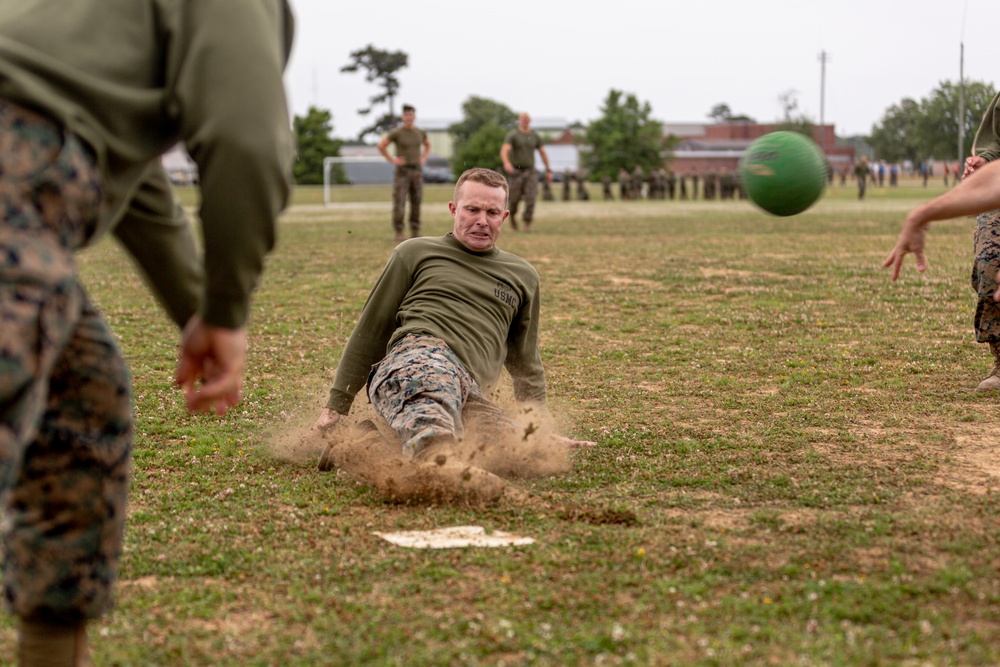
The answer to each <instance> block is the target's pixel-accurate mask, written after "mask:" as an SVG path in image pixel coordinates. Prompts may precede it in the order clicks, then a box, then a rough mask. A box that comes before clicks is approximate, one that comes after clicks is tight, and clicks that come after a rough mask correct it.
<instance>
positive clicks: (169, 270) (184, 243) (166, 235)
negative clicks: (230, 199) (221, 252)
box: [112, 163, 205, 329]
mask: <svg viewBox="0 0 1000 667" xmlns="http://www.w3.org/2000/svg"><path fill="white" fill-rule="evenodd" d="M112 234H113V235H114V236H115V238H116V239H117V240H118V242H119V243H121V244H122V246H123V247H124V248H125V250H126V251H128V253H129V254H130V255H131V256H132V258H133V259H134V260H135V264H136V265H137V266H138V268H139V270H140V271H141V272H142V274H143V276H144V277H145V278H146V282H147V283H148V284H149V286H150V288H151V289H152V290H153V294H155V295H156V298H157V300H159V302H160V304H161V305H162V306H163V307H164V308H165V309H166V311H167V313H168V314H169V315H170V318H171V319H172V320H173V321H174V323H175V324H176V325H177V327H178V328H179V329H183V328H184V327H185V326H186V325H187V323H188V321H189V320H190V319H191V316H192V315H194V314H195V313H197V312H198V309H199V306H200V304H201V294H202V291H203V290H204V283H205V276H204V271H203V269H202V266H201V262H200V258H199V255H198V250H197V247H196V245H195V241H194V234H193V232H192V229H191V225H190V223H189V222H188V219H187V217H186V216H185V215H184V210H183V209H182V208H181V206H180V204H178V203H177V201H176V199H175V198H174V196H173V191H172V189H171V187H170V184H169V182H168V179H167V174H166V172H165V171H164V170H163V167H162V165H160V164H159V163H154V164H152V165H150V167H149V168H148V169H147V170H146V174H145V175H144V178H143V180H142V183H141V184H140V185H139V189H138V190H137V191H136V194H135V195H134V196H133V197H132V199H131V200H130V201H129V204H128V207H127V208H126V210H125V213H124V215H123V216H122V219H121V221H120V222H119V223H118V225H117V226H116V227H115V228H114V230H112Z"/></svg>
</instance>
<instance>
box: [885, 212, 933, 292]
mask: <svg viewBox="0 0 1000 667" xmlns="http://www.w3.org/2000/svg"><path fill="white" fill-rule="evenodd" d="M926 236H927V227H926V226H924V225H917V224H913V223H910V222H909V220H908V221H907V222H905V223H903V231H902V232H900V234H899V239H897V240H896V247H895V248H893V249H892V252H890V253H889V256H888V257H886V258H885V261H884V262H882V268H883V269H887V268H889V267H892V279H893V280H895V279H896V278H898V277H899V272H900V270H901V269H902V268H903V258H904V257H906V256H907V255H908V254H910V253H913V254H914V255H915V256H916V259H917V271H920V272H921V273H923V272H924V271H926V270H927V256H926V255H924V241H925V237H926Z"/></svg>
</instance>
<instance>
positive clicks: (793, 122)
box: [777, 90, 815, 140]
mask: <svg viewBox="0 0 1000 667" xmlns="http://www.w3.org/2000/svg"><path fill="white" fill-rule="evenodd" d="M798 94H799V92H798V91H797V90H786V91H785V92H783V93H781V94H780V95H778V102H779V103H780V104H781V120H779V121H778V123H777V127H778V129H779V130H784V131H785V132H798V133H799V134H802V135H805V136H807V137H809V138H810V139H813V140H815V137H814V132H813V123H812V121H811V120H809V117H808V116H806V115H805V114H802V113H797V112H798V109H799V98H798Z"/></svg>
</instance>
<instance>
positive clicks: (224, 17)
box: [0, 0, 294, 666]
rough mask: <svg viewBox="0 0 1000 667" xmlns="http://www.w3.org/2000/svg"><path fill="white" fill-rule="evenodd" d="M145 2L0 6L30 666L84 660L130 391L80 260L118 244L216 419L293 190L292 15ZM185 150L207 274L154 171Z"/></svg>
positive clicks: (262, 1) (4, 253)
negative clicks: (288, 95) (79, 253)
mask: <svg viewBox="0 0 1000 667" xmlns="http://www.w3.org/2000/svg"><path fill="white" fill-rule="evenodd" d="M146 4H147V5H148V7H146V6H145V5H144V8H145V9H147V10H148V11H145V12H136V11H135V9H136V7H135V3H134V2H131V0H78V2H74V3H63V4H60V5H59V7H58V10H57V11H53V6H52V4H51V3H50V2H47V0H19V1H18V2H16V3H0V491H2V500H3V505H4V522H3V531H2V539H3V548H4V554H3V589H4V598H5V601H6V603H7V604H8V606H9V607H10V608H11V610H12V611H13V612H14V613H15V614H16V615H17V616H19V617H20V627H19V633H20V635H19V648H18V660H19V663H20V664H21V665H25V666H26V665H35V664H46V665H49V664H53V665H54V664H78V663H80V664H82V663H83V662H84V661H86V653H87V651H86V622H87V621H88V620H89V619H92V618H94V617H96V616H98V615H99V614H101V613H103V612H104V611H106V610H107V609H108V608H109V607H110V606H111V605H112V602H113V599H112V587H113V582H114V580H115V579H116V577H117V573H118V564H119V558H120V554H121V549H122V534H123V527H124V522H125V503H126V496H127V490H128V476H129V464H130V454H131V448H132V433H133V417H132V409H131V399H130V394H131V387H130V384H131V380H130V377H129V373H128V370H127V367H126V364H125V360H124V358H123V357H122V353H121V351H120V350H119V348H118V345H117V343H116V340H115V338H114V336H113V335H112V333H111V331H110V330H109V328H108V325H107V323H106V322H105V321H104V319H103V318H102V317H101V315H100V313H99V312H98V310H97V309H96V307H95V306H94V305H93V303H91V301H90V299H89V297H88V296H87V293H86V291H85V290H84V288H83V286H82V285H81V283H80V281H79V279H78V277H77V272H76V264H75V260H74V253H75V251H76V250H78V249H79V248H81V247H84V246H86V245H89V244H91V243H94V242H96V241H97V240H98V239H100V238H101V237H102V236H104V235H105V234H107V233H108V232H112V233H113V234H114V236H115V237H116V238H117V240H118V241H120V242H121V243H122V245H123V246H124V247H125V248H126V250H127V251H128V252H129V253H130V254H131V255H133V257H134V259H135V260H136V262H137V263H138V264H139V265H140V266H141V267H142V269H143V272H144V274H145V277H146V278H147V279H148V281H149V283H150V285H151V287H152V288H153V289H154V291H155V292H156V296H157V297H158V298H159V299H160V301H161V302H162V303H163V305H164V306H165V308H166V309H167V311H168V313H169V314H170V316H171V318H172V319H173V320H174V322H175V323H176V324H177V325H178V326H179V327H185V328H186V336H185V337H184V338H183V340H182V345H181V352H180V359H179V361H180V363H179V369H178V378H179V379H182V378H183V379H184V382H185V383H186V382H188V378H190V381H191V382H192V383H194V382H195V379H194V377H195V376H203V375H204V374H206V373H207V367H206V365H210V364H213V363H214V364H216V366H215V371H216V372H217V373H219V374H220V376H225V378H227V386H226V387H224V388H218V392H219V393H215V392H214V391H209V390H208V389H206V385H201V386H200V388H199V387H197V386H194V385H193V384H192V386H190V387H188V388H187V389H188V390H186V392H185V393H186V399H187V402H188V406H189V407H190V408H191V409H192V410H200V409H205V408H207V407H217V409H220V410H222V411H224V410H225V409H226V408H227V407H229V406H230V405H232V402H231V401H235V395H236V394H238V391H239V386H240V385H239V382H237V379H233V383H232V385H228V379H229V378H231V377H233V376H232V374H231V373H230V371H229V370H228V369H229V368H231V367H232V365H233V364H235V365H237V366H238V367H239V369H240V371H239V372H238V374H239V376H240V377H239V378H238V380H239V381H241V379H242V366H243V361H244V357H243V356H242V355H243V354H245V351H244V349H245V345H238V347H237V349H239V350H240V351H239V352H236V353H233V354H231V355H228V356H226V355H225V354H223V353H222V348H221V347H220V344H222V343H223V341H226V342H229V343H233V342H245V326H246V324H245V323H246V318H247V313H248V311H249V300H250V295H251V293H252V291H253V289H254V287H255V285H256V284H257V282H258V280H259V277H260V273H261V270H262V264H263V259H264V256H265V255H266V254H267V252H268V251H269V250H270V249H271V247H272V246H273V243H274V233H275V219H276V217H277V215H278V214H279V212H280V211H281V209H282V208H283V207H284V205H285V202H286V201H287V198H288V195H289V191H290V174H291V164H292V159H293V154H294V152H293V148H294V146H293V141H292V135H291V132H290V125H289V120H288V113H287V102H286V99H285V95H284V89H283V84H282V70H283V67H284V63H285V62H286V60H287V58H288V54H289V50H290V48H291V27H292V23H291V12H290V10H289V8H288V6H287V4H285V3H284V2H282V1H281V0H253V2H252V3H248V7H247V9H246V12H245V14H246V15H245V16H244V17H242V18H241V20H239V21H233V10H232V8H221V7H218V6H216V5H213V4H212V3H183V4H177V3H172V2H159V1H157V0H151V2H149V3H146ZM251 5H252V6H251ZM237 11H238V12H240V13H242V12H243V10H242V9H241V10H237ZM125 34H128V35H132V36H133V37H135V39H107V38H105V39H101V36H105V37H107V36H109V35H118V36H121V35H125ZM189 50H190V51H189ZM194 50H197V51H196V53H195V52H194ZM195 56H197V57H195ZM247 82H252V85H247ZM209 84H210V85H209ZM248 136H252V137H253V140H252V141H249V142H247V141H244V138H245V137H248ZM181 141H184V142H186V144H187V147H188V149H189V151H191V154H192V156H193V157H194V158H195V161H196V163H197V164H198V166H199V170H200V183H201V195H202V205H201V210H200V217H201V220H202V223H203V228H204V230H205V261H204V262H202V261H201V258H200V256H199V253H198V252H197V249H196V244H195V241H194V237H193V234H192V230H191V226H190V225H189V223H188V221H187V218H186V216H185V215H184V212H183V209H182V208H181V207H180V205H179V204H178V203H177V202H176V200H175V199H174V197H173V195H172V192H171V189H170V185H169V182H168V180H167V176H166V173H165V171H164V170H163V168H162V166H161V164H160V159H159V158H160V155H161V154H162V153H164V152H165V151H167V150H168V149H169V148H171V146H173V145H174V144H176V143H178V142H181ZM233 171H237V172H238V173H239V175H240V177H239V178H231V177H230V174H231V172H233ZM237 238H238V239H239V241H240V242H239V243H234V242H233V239H237ZM192 340H197V341H198V342H199V343H203V344H204V347H202V348H200V349H199V350H197V351H196V350H194V349H193V348H192ZM237 357H238V358H237ZM208 384H209V385H211V384H212V383H211V382H209V383H208Z"/></svg>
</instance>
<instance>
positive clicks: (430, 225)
mask: <svg viewBox="0 0 1000 667" xmlns="http://www.w3.org/2000/svg"><path fill="white" fill-rule="evenodd" d="M940 191H941V188H940V186H939V185H937V184H932V187H930V188H927V189H924V188H922V187H919V186H918V185H916V184H915V183H912V182H909V181H905V182H904V184H903V186H901V187H899V188H894V189H892V190H889V189H887V188H886V189H880V188H874V189H872V190H870V191H869V197H868V199H867V200H866V201H864V202H858V201H856V199H855V193H854V189H853V188H852V187H850V186H848V187H845V188H839V187H834V188H833V189H831V190H830V191H828V193H827V195H826V197H825V198H824V199H823V200H822V201H821V202H820V203H819V204H817V205H816V206H814V207H813V208H812V209H810V210H809V211H807V212H806V213H804V214H802V215H799V216H796V217H793V218H789V219H783V218H774V217H769V216H766V215H764V214H762V213H760V212H758V211H756V210H755V209H754V208H752V207H751V206H750V205H749V204H748V203H746V202H726V203H720V202H702V201H696V202H630V203H620V202H610V203H603V202H599V201H591V202H579V203H577V202H570V203H564V202H552V203H541V204H540V210H539V212H538V214H537V218H538V221H537V225H536V226H537V232H536V233H534V234H531V235H525V234H514V233H511V232H510V231H509V230H508V231H507V232H506V233H505V235H504V236H503V237H502V238H501V241H500V246H501V247H503V248H505V249H507V250H510V251H513V252H515V253H517V254H520V255H522V256H523V257H525V258H527V259H528V260H530V261H531V262H532V263H533V264H534V265H535V267H536V268H537V269H538V271H539V273H540V274H541V277H542V284H543V288H542V289H543V306H542V316H543V324H542V327H543V331H542V345H543V358H544V361H545V363H546V367H547V372H548V382H549V395H550V402H551V406H552V409H553V412H554V413H555V414H556V415H557V416H558V417H559V419H560V420H561V423H562V425H563V430H564V431H565V432H566V433H567V434H568V435H573V436H577V437H581V438H586V439H594V440H597V441H598V443H599V446H598V447H597V448H594V449H592V450H588V451H582V452H579V453H578V454H576V455H575V459H574V469H573V471H572V472H570V473H568V474H566V475H562V476H558V477H552V478H544V479H537V480H520V481H515V482H514V484H515V485H516V486H517V487H518V488H520V489H523V490H525V491H527V492H530V494H533V497H534V498H535V499H536V501H537V502H535V501H533V502H514V501H508V500H505V501H503V502H502V503H501V504H500V505H498V506H495V507H491V508H488V509H482V508H479V509H473V508H463V507H426V506H420V507H406V506H395V505H388V504H385V503H383V502H382V501H381V500H379V498H378V497H377V495H376V494H375V493H374V492H373V491H372V490H371V489H370V488H368V487H365V486H362V485H360V484H357V483H354V482H352V481H350V480H348V479H346V478H344V477H342V476H340V477H338V476H337V475H335V474H330V473H328V474H321V473H318V472H317V471H316V469H315V465H314V456H315V453H314V452H303V451H301V450H300V449H296V448H294V447H291V446H289V444H288V443H289V438H288V437H286V434H287V433H289V432H290V430H291V429H294V428H295V427H297V426H301V425H302V424H304V423H307V422H309V421H311V420H312V419H314V418H315V416H316V414H318V411H319V409H320V407H321V405H322V403H323V400H324V398H323V397H324V394H325V391H326V389H327V388H328V385H329V384H330V382H331V381H332V377H333V372H334V368H335V366H336V363H337V361H338V358H339V355H340V351H341V348H342V345H343V343H344V342H345V340H346V338H347V336H348V334H349V333H350V331H351V328H352V326H353V323H354V320H355V318H356V316H357V314H358V312H359V310H360V307H361V305H362V303H363V301H364V298H365V296H366V294H367V292H368V289H369V288H370V286H371V284H372V282H373V280H374V279H375V277H376V276H377V275H378V273H379V271H380V269H381V266H382V264H383V262H384V261H385V259H386V257H387V255H388V253H389V252H390V251H391V249H392V242H391V236H392V235H391V228H390V224H389V221H388V218H389V207H388V204H387V203H386V201H385V200H386V198H387V196H388V192H387V190H386V189H372V190H369V191H365V192H360V191H354V190H350V189H344V190H340V191H338V192H337V195H336V196H337V197H339V198H340V199H338V201H340V202H343V203H339V204H337V205H336V206H334V207H331V208H323V207H322V206H321V205H317V204H321V202H322V192H321V191H319V190H317V189H302V190H300V191H298V192H297V193H296V203H297V205H296V206H294V207H293V208H292V209H290V210H289V212H288V213H287V214H286V215H285V216H284V218H283V220H282V223H281V236H280V241H279V247H278V249H277V251H276V252H275V254H274V255H273V256H272V257H271V258H270V259H269V262H268V273H267V274H266V276H265V279H264V281H263V284H262V286H261V289H260V291H259V293H258V295H257V298H256V300H255V304H254V308H253V315H252V324H251V326H252V339H251V358H250V366H249V372H248V378H247V391H246V399H245V401H244V402H243V404H241V405H240V406H238V407H237V408H236V409H235V410H233V411H232V412H231V413H230V414H229V415H227V416H226V417H223V418H218V417H209V416H199V417H190V416H188V415H186V414H185V412H184V410H183V405H182V401H181V396H180V394H179V392H178V391H177V390H175V389H174V388H173V387H172V386H171V383H170V377H171V373H172V370H173V364H174V355H175V345H176V332H175V331H173V329H172V327H171V325H170V324H169V323H168V322H167V320H166V318H165V317H164V316H163V315H162V314H161V312H160V311H159V309H158V307H157V306H156V304H155V303H154V302H153V301H152V300H151V298H150V296H149V295H148V292H147V291H146V289H145V287H144V286H143V285H142V283H141V281H140V279H139V278H137V277H136V275H135V273H134V271H133V270H132V268H131V266H130V264H129V262H128V260H127V259H126V258H125V257H124V256H123V255H122V254H121V253H120V252H119V251H118V250H117V248H116V247H115V246H114V245H113V244H111V243H108V242H105V243H102V244H100V245H98V246H97V247H96V248H93V249H91V250H89V251H87V252H86V253H85V254H84V255H83V256H82V258H81V272H82V274H83V276H84V280H85V283H86V284H87V286H88V287H89V289H90V290H91V293H92V295H93V296H94V298H95V300H96V301H97V302H98V303H99V304H100V305H101V306H102V308H103V310H104V312H105V314H106V316H107V318H108V320H109V321H110V322H111V324H112V327H113V328H114V329H115V331H116V332H117V333H118V334H119V336H120V339H121V342H122V345H123V347H124V349H125V352H126V355H127V357H128V359H129V361H130V364H131V367H132V370H133V373H134V376H135V386H136V389H135V411H136V415H137V438H136V449H135V457H134V473H133V478H134V479H133V487H132V492H131V498H130V503H131V505H130V518H129V524H128V533H127V539H126V551H125V557H124V562H123V569H122V580H121V584H120V587H119V589H118V591H119V603H118V607H117V609H116V610H115V611H114V612H112V613H111V614H110V615H108V616H107V617H106V618H103V619H101V620H100V621H98V622H97V623H95V624H94V626H93V632H92V644H93V649H94V654H95V663H96V664H98V665H112V664H114V665H241V666H249V665H359V664H371V665H479V664H482V665H525V664H537V665H619V664H621V665H912V666H914V667H916V666H918V665H995V664H998V663H1000V640H998V638H1000V577H998V574H997V573H998V570H1000V519H998V516H997V511H996V503H997V494H998V492H1000V415H998V411H997V405H998V401H1000V397H998V396H996V395H983V394H979V393H976V392H974V391H973V388H974V387H975V386H976V384H977V383H978V382H979V381H980V380H981V379H982V377H984V376H985V374H986V372H987V371H988V369H989V363H988V358H987V357H988V354H987V351H986V350H985V348H984V346H980V345H977V344H976V343H975V340H974V337H973V334H972V327H971V318H972V310H973V307H974V294H973V292H972V291H971V289H970V288H969V285H968V274H969V269H970V261H971V259H970V258H971V245H972V238H971V235H972V228H973V225H974V221H973V220H972V219H962V220H956V221H951V222H947V223H939V224H937V225H935V226H934V227H933V228H932V231H931V233H930V241H929V243H930V245H929V256H930V262H931V266H930V269H929V271H928V273H926V274H924V275H919V274H917V273H916V272H915V271H914V270H913V265H912V261H910V262H908V264H907V267H906V269H907V270H906V272H905V273H904V275H903V277H902V278H901V279H900V281H899V282H897V283H891V282H890V281H889V279H888V276H887V274H886V272H885V271H883V270H881V269H880V268H879V267H880V264H881V261H882V259H883V258H884V256H885V254H886V253H887V252H888V251H889V249H890V248H891V247H892V245H893V243H894V241H895V237H896V234H897V232H898V230H899V226H900V223H901V221H902V218H903V215H904V213H905V211H906V210H908V209H909V208H910V207H912V206H913V205H915V204H916V203H918V202H919V201H921V200H923V199H926V198H927V197H929V196H930V195H932V194H937V193H938V192H940ZM595 192H596V193H599V189H597V188H594V189H592V194H594V193H595ZM185 196H186V197H188V199H187V201H188V203H193V202H194V199H193V196H192V195H191V194H190V193H187V194H186V195H185ZM449 196H450V188H448V187H446V186H439V187H429V188H428V189H427V195H426V203H425V215H424V218H425V231H426V232H427V233H430V234H441V233H444V232H446V231H447V230H448V229H450V217H449V216H448V214H447V210H446V208H445V205H444V204H445V202H447V200H448V199H449ZM352 199H354V200H357V201H356V202H354V203H351V200H352ZM372 199H379V200H380V201H378V202H377V203H372V202H370V201H369V200H372ZM361 402H362V401H359V404H360V403H361ZM361 407H362V409H363V407H364V406H361ZM276 443H277V444H276ZM454 525H480V526H484V527H486V528H487V529H488V530H502V531H508V532H513V533H517V534H520V535H526V536H530V537H533V538H535V539H536V543H535V544H534V545H532V546H526V547H517V548H509V549H499V550H494V549H481V550H475V549H468V550H463V549H459V550H408V549H403V548H399V547H395V546H392V545H390V544H388V543H386V542H384V541H382V540H381V539H380V538H379V537H377V536H375V535H373V532H374V531H392V530H417V529H428V528H433V527H441V526H454ZM13 644H14V631H13V622H12V621H11V619H10V618H9V617H4V620H3V624H2V628H0V655H6V656H10V655H11V654H12V648H13Z"/></svg>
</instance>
